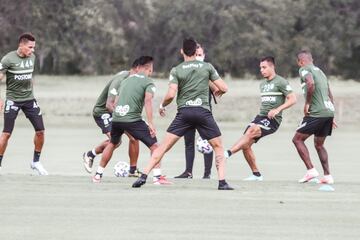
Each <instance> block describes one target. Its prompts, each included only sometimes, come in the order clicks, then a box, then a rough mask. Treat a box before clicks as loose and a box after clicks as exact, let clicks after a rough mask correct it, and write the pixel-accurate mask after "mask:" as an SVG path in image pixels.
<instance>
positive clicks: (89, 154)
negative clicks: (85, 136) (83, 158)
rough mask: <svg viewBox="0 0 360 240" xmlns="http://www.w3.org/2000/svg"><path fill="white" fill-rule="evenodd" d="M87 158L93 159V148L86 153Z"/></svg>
mask: <svg viewBox="0 0 360 240" xmlns="http://www.w3.org/2000/svg"><path fill="white" fill-rule="evenodd" d="M86 155H87V156H88V157H89V158H91V159H94V158H95V157H96V152H95V148H94V149H93V150H91V151H88V152H87V154H86Z"/></svg>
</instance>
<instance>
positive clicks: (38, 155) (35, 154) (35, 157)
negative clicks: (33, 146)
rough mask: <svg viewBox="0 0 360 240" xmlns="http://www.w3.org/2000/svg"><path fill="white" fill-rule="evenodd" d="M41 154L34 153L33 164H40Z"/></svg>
mask: <svg viewBox="0 0 360 240" xmlns="http://www.w3.org/2000/svg"><path fill="white" fill-rule="evenodd" d="M40 154H41V152H38V151H34V159H33V162H38V161H39V160H40Z"/></svg>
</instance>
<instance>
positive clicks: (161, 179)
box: [153, 175, 172, 185]
mask: <svg viewBox="0 0 360 240" xmlns="http://www.w3.org/2000/svg"><path fill="white" fill-rule="evenodd" d="M153 183H154V184H155V185H170V184H172V182H170V181H168V180H167V179H166V177H165V176H163V175H160V176H156V177H153Z"/></svg>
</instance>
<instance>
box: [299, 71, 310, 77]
mask: <svg viewBox="0 0 360 240" xmlns="http://www.w3.org/2000/svg"><path fill="white" fill-rule="evenodd" d="M308 73H309V71H307V70H302V71H301V76H302V77H305V76H306V74H308Z"/></svg>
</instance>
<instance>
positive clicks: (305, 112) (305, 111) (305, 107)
mask: <svg viewBox="0 0 360 240" xmlns="http://www.w3.org/2000/svg"><path fill="white" fill-rule="evenodd" d="M309 109H310V104H308V103H306V104H305V106H304V115H305V116H309V115H310V112H309Z"/></svg>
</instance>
